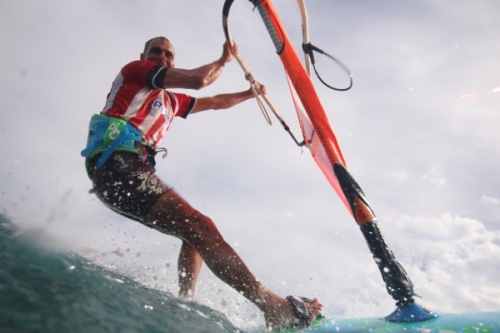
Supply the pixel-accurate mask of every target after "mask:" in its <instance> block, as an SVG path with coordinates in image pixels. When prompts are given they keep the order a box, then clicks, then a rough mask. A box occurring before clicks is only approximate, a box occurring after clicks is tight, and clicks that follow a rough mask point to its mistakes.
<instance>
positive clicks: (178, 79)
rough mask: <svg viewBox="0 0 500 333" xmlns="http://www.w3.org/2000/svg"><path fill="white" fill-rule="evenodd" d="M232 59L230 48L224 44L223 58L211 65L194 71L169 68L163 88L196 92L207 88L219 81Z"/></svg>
mask: <svg viewBox="0 0 500 333" xmlns="http://www.w3.org/2000/svg"><path fill="white" fill-rule="evenodd" d="M231 59H232V54H231V50H230V47H229V46H228V45H227V44H224V50H223V52H222V55H221V57H220V58H219V59H218V60H216V61H214V62H212V63H210V64H206V65H204V66H201V67H198V68H194V69H181V68H175V67H171V68H169V69H168V71H167V74H166V75H165V79H164V80H163V87H164V88H166V89H168V88H184V89H196V90H198V89H201V88H203V87H206V86H208V85H210V84H212V83H213V82H214V81H215V80H217V78H218V77H219V75H220V74H221V73H222V70H223V69H224V65H225V64H226V62H228V61H231Z"/></svg>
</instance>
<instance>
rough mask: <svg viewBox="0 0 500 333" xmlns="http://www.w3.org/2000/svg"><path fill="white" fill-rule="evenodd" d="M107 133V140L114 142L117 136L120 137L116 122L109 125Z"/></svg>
mask: <svg viewBox="0 0 500 333" xmlns="http://www.w3.org/2000/svg"><path fill="white" fill-rule="evenodd" d="M108 131H109V134H108V138H109V139H110V140H114V139H116V138H117V137H118V135H120V132H121V130H120V128H118V126H117V125H116V122H114V121H112V122H111V124H109V128H108Z"/></svg>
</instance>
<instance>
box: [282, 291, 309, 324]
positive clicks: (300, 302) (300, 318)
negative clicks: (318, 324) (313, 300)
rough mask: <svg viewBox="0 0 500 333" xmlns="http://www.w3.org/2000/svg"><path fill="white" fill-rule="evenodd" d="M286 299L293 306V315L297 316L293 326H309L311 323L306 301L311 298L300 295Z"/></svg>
mask: <svg viewBox="0 0 500 333" xmlns="http://www.w3.org/2000/svg"><path fill="white" fill-rule="evenodd" d="M286 300H287V301H288V303H290V305H291V306H292V313H293V316H294V317H295V318H296V321H295V322H294V323H292V327H298V328H307V327H309V326H310V325H311V324H310V322H309V312H308V311H307V308H306V305H305V303H306V302H307V301H310V300H309V299H306V298H304V297H298V296H288V297H287V298H286Z"/></svg>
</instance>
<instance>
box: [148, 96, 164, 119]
mask: <svg viewBox="0 0 500 333" xmlns="http://www.w3.org/2000/svg"><path fill="white" fill-rule="evenodd" d="M151 109H152V110H153V112H154V113H155V114H156V113H157V112H158V111H159V112H161V114H163V115H164V116H166V115H167V109H166V108H165V106H164V105H163V103H162V102H160V101H159V100H156V101H154V102H153V105H152V106H151Z"/></svg>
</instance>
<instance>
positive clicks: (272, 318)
mask: <svg viewBox="0 0 500 333" xmlns="http://www.w3.org/2000/svg"><path fill="white" fill-rule="evenodd" d="M147 222H148V223H149V224H150V225H151V227H153V228H155V229H157V230H159V231H162V232H164V233H166V234H170V235H173V236H176V237H178V238H180V239H181V240H183V241H185V242H187V243H188V244H189V245H191V246H192V247H193V248H194V249H196V251H197V252H198V253H199V254H200V256H201V257H202V258H203V261H205V263H206V264H207V266H208V268H210V270H211V271H212V272H213V273H214V274H215V275H216V276H217V277H218V278H219V279H221V280H222V281H223V282H225V283H226V284H228V285H230V286H231V287H233V288H234V289H236V290H237V291H238V292H240V293H241V294H242V295H243V296H245V297H246V298H247V299H248V300H250V301H251V302H252V303H254V304H255V305H256V306H257V307H258V308H259V309H260V310H261V311H262V312H263V313H264V317H265V319H266V323H267V325H268V326H270V327H282V326H284V325H287V323H289V322H291V321H292V319H293V314H292V310H291V306H290V304H289V303H288V301H287V300H286V299H284V298H282V297H280V296H278V295H276V294H275V293H273V292H272V291H270V290H269V289H267V288H266V287H265V286H264V285H263V284H261V283H260V282H259V281H258V280H257V279H256V278H255V277H254V276H253V274H252V273H251V272H250V270H249V269H248V267H247V266H246V265H245V263H244V262H243V260H241V258H240V257H239V256H238V254H237V253H236V252H235V251H234V250H233V248H232V247H231V246H230V245H229V244H228V243H227V242H226V241H225V240H224V239H223V237H222V235H221V234H220V233H219V231H218V229H217V227H216V226H215V224H214V223H213V222H212V220H211V219H210V218H208V217H207V216H205V215H203V214H201V213H200V212H198V211H197V210H195V209H194V208H192V207H191V206H190V205H189V204H188V203H187V202H186V201H185V200H184V199H182V198H181V197H180V196H179V195H178V194H177V193H176V192H175V191H174V190H169V191H167V192H165V193H164V194H163V195H162V196H161V197H160V199H158V201H157V202H156V203H155V205H154V206H153V207H152V209H151V210H150V212H149V215H148V219H147ZM306 306H307V308H308V310H309V313H310V318H311V320H312V319H314V318H315V317H316V316H317V315H318V314H319V313H320V311H321V307H322V306H321V304H320V303H319V302H318V301H317V300H316V299H314V300H313V301H312V302H311V303H309V304H306Z"/></svg>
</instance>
